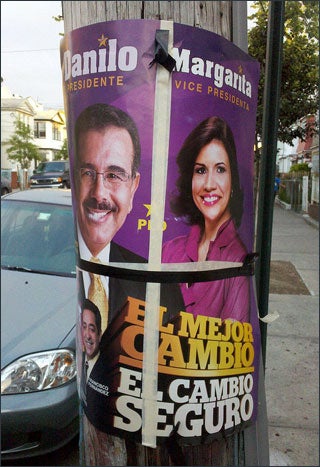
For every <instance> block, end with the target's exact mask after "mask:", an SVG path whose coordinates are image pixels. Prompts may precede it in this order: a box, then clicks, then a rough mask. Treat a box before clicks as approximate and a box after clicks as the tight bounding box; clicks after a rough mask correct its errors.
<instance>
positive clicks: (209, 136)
mask: <svg viewBox="0 0 320 467" xmlns="http://www.w3.org/2000/svg"><path fill="white" fill-rule="evenodd" d="M212 140H218V141H220V142H221V143H222V144H223V146H224V148H225V150H226V152H227V154H228V158H229V163H230V170H231V187H232V192H231V197H230V201H229V209H230V214H231V217H232V218H233V219H234V222H235V224H236V226H237V227H238V226H239V225H240V223H241V217H242V211H243V192H242V190H241V188H240V180H239V172H238V163H237V156H236V146H235V142H234V138H233V134H232V131H231V129H230V127H229V126H228V125H227V123H226V122H225V121H224V120H223V119H222V118H220V117H209V118H207V119H206V120H203V121H202V122H201V123H199V125H198V126H197V127H195V128H194V129H193V130H192V131H191V133H190V134H189V136H188V137H187V138H186V140H185V141H184V143H183V145H182V147H181V149H180V151H179V153H178V156H177V165H178V168H179V174H180V175H179V178H178V180H177V182H176V187H177V194H176V196H175V197H174V198H173V199H172V200H171V203H170V205H171V210H172V212H173V213H174V214H177V215H178V216H182V217H184V218H185V220H186V222H188V223H189V224H190V225H193V224H198V225H199V226H200V227H203V226H204V219H203V215H202V213H201V212H200V211H199V209H198V208H197V206H196V205H195V203H194V201H193V197H192V176H193V171H194V164H195V161H196V159H197V157H198V154H199V152H200V151H201V149H202V148H203V147H204V146H206V145H207V144H209V143H211V141H212Z"/></svg>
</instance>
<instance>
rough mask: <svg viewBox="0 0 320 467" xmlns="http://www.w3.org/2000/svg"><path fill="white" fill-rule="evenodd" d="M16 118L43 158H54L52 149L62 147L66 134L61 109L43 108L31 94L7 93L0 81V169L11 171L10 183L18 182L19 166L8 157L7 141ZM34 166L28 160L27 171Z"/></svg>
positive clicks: (56, 149) (15, 185)
mask: <svg viewBox="0 0 320 467" xmlns="http://www.w3.org/2000/svg"><path fill="white" fill-rule="evenodd" d="M17 119H19V120H21V121H22V122H23V123H25V124H26V125H29V127H30V128H31V130H32V131H33V132H34V141H33V142H34V144H35V145H36V146H37V147H38V148H39V151H40V153H41V154H42V156H43V160H48V161H51V160H54V158H55V155H56V153H57V152H58V151H59V150H60V149H61V148H62V145H63V142H64V140H65V139H66V138H67V131H66V118H65V113H64V110H62V109H61V110H57V109H47V110H46V109H44V106H43V105H42V104H39V103H37V102H36V101H35V100H34V99H33V98H32V97H21V96H16V95H14V94H12V93H11V91H10V90H9V89H8V88H7V87H6V86H5V85H3V84H2V85H1V171H3V172H6V173H8V172H10V171H11V182H12V187H13V188H16V187H17V186H18V180H19V179H20V177H21V167H19V164H17V163H16V162H11V161H10V160H9V158H8V154H7V148H8V144H7V143H6V141H8V140H9V139H10V138H11V136H13V135H14V133H15V122H16V120H17ZM34 169H35V166H34V163H32V164H31V167H30V169H29V171H28V172H29V173H28V175H31V174H32V172H33V170H34Z"/></svg>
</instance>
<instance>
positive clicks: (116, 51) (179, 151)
mask: <svg viewBox="0 0 320 467" xmlns="http://www.w3.org/2000/svg"><path fill="white" fill-rule="evenodd" d="M61 66H62V82H63V89H64V97H65V109H66V114H67V129H68V147H69V157H70V166H71V174H72V186H71V188H72V196H73V206H74V219H75V225H76V233H77V238H76V246H77V258H78V268H77V283H78V292H79V293H78V295H79V307H78V310H77V330H78V333H77V335H78V342H77V358H78V390H79V396H80V398H81V402H82V405H83V410H84V413H85V416H86V417H87V418H88V420H89V421H90V423H91V424H92V426H93V427H95V429H97V430H98V431H101V432H103V433H108V434H111V435H114V436H117V437H119V438H124V439H126V438H128V439H132V440H135V441H136V442H138V443H141V444H142V445H145V446H150V447H156V446H160V445H161V444H162V443H164V442H165V441H166V439H168V437H172V436H173V435H174V436H175V437H176V438H177V439H179V443H180V444H186V445H187V444H188V443H193V444H201V443H206V442H208V441H210V440H211V439H215V438H219V437H221V436H225V435H228V433H234V432H235V431H237V430H240V429H242V428H243V427H244V426H246V425H247V424H249V423H251V422H253V421H254V420H255V418H256V415H257V407H258V377H259V375H258V368H259V358H260V356H259V351H260V335H259V322H258V312H257V304H256V299H255V294H254V281H253V267H252V256H251V254H252V253H253V243H254V209H253V145H254V134H255V121H256V108H257V92H258V79H259V65H258V63H257V62H256V61H255V60H254V59H252V58H251V57H250V56H248V55H247V54H246V53H244V52H243V51H242V50H241V49H239V48H238V47H236V46H235V45H234V44H233V43H231V42H230V41H228V40H226V39H225V38H223V37H221V36H219V35H217V34H215V33H212V32H209V31H206V30H203V29H199V28H193V27H190V26H186V25H182V24H176V23H173V22H170V21H156V20H123V21H110V22H102V23H97V24H93V25H90V26H86V27H82V28H79V29H75V30H73V31H72V32H70V33H68V34H66V35H65V38H64V40H63V42H62V45H61ZM248 264H249V266H251V267H249V268H248Z"/></svg>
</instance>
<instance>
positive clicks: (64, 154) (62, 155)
mask: <svg viewBox="0 0 320 467" xmlns="http://www.w3.org/2000/svg"><path fill="white" fill-rule="evenodd" d="M54 159H55V160H64V161H65V160H68V159H69V153H68V140H67V139H65V140H64V141H63V145H62V147H61V149H60V151H58V152H57V153H56V154H55V156H54Z"/></svg>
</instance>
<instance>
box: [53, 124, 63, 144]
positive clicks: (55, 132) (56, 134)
mask: <svg viewBox="0 0 320 467" xmlns="http://www.w3.org/2000/svg"><path fill="white" fill-rule="evenodd" d="M52 134H53V139H55V140H56V141H61V131H60V125H58V124H57V123H54V124H53V125H52Z"/></svg>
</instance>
